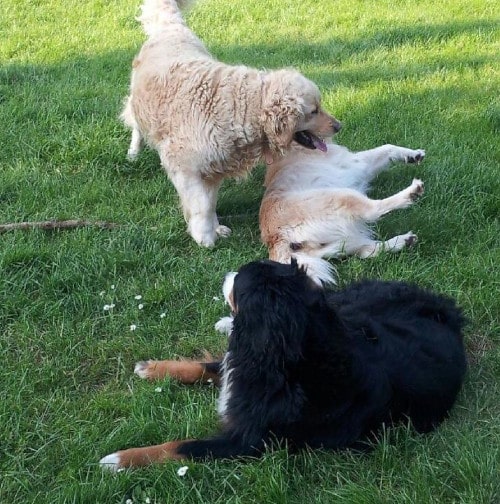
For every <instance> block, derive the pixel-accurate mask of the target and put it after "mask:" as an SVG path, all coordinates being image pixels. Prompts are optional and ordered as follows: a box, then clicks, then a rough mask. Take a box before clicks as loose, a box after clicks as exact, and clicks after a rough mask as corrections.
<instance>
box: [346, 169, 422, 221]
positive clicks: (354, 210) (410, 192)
mask: <svg viewBox="0 0 500 504" xmlns="http://www.w3.org/2000/svg"><path fill="white" fill-rule="evenodd" d="M423 193H424V183H423V182H422V181H421V180H418V179H413V182H412V184H411V185H410V186H408V187H407V188H406V189H403V190H402V191H399V192H398V193H396V194H393V195H392V196H389V197H388V198H384V199H381V200H373V199H370V198H368V197H366V196H363V197H361V196H358V197H357V198H356V197H353V196H347V197H345V198H346V200H345V201H344V202H343V204H344V206H346V207H347V208H349V209H350V211H351V214H352V215H355V216H356V217H358V218H361V219H363V220H365V221H367V222H375V221H377V220H378V219H380V218H381V217H382V216H383V215H385V214H387V213H389V212H392V211H393V210H399V209H402V208H407V207H409V206H410V205H412V204H413V203H414V202H415V201H416V200H417V199H418V198H419V196H421V195H422V194H423Z"/></svg>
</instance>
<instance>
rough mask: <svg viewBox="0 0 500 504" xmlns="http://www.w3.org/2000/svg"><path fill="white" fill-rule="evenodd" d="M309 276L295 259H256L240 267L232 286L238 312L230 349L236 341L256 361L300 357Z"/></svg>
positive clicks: (305, 322)
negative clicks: (287, 262)
mask: <svg viewBox="0 0 500 504" xmlns="http://www.w3.org/2000/svg"><path fill="white" fill-rule="evenodd" d="M308 280H309V279H308V278H307V276H306V275H305V274H303V273H301V272H300V270H299V268H298V265H297V264H296V263H295V264H292V265H284V264H278V263H275V264H273V263H271V262H270V261H269V262H261V263H253V264H250V265H249V267H248V268H246V269H242V270H240V273H239V274H238V276H237V277H236V279H235V285H234V289H233V294H234V295H235V298H236V303H237V305H238V313H237V315H236V316H235V319H234V324H233V332H232V338H231V342H230V348H229V350H231V345H236V346H237V349H238V351H244V352H245V353H246V354H247V355H248V357H249V358H251V359H253V360H254V361H260V360H261V359H265V360H267V361H269V360H274V361H275V362H276V363H278V362H281V363H283V362H284V361H286V362H294V361H297V360H298V359H299V358H300V356H301V351H302V344H303V340H304V336H305V333H306V329H307V323H308V307H307V303H305V302H304V293H305V291H306V290H307V289H308V285H309V282H308ZM250 354H251V355H250Z"/></svg>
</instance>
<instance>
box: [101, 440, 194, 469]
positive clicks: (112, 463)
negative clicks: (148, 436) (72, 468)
mask: <svg viewBox="0 0 500 504" xmlns="http://www.w3.org/2000/svg"><path fill="white" fill-rule="evenodd" d="M183 443H184V441H169V442H168V443H163V444H159V445H154V446H144V447H141V448H129V449H128V450H120V451H117V452H115V453H110V454H109V455H106V456H105V457H103V458H102V459H101V460H100V461H99V463H100V464H101V466H103V467H104V468H106V469H109V470H110V471H118V470H120V469H126V468H129V467H130V468H131V467H143V466H146V465H150V464H157V463H161V462H165V461H166V460H180V459H183V458H185V456H184V455H180V454H179V453H177V449H178V448H179V447H180V446H182V444H183Z"/></svg>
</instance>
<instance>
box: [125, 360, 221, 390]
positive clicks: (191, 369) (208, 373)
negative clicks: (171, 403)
mask: <svg viewBox="0 0 500 504" xmlns="http://www.w3.org/2000/svg"><path fill="white" fill-rule="evenodd" d="M134 373H135V374H136V375H138V376H140V377H141V378H145V379H148V380H161V379H163V378H166V377H167V376H169V377H170V378H174V379H175V380H178V381H180V382H181V383H185V384H192V383H196V382H201V383H215V384H216V385H218V384H219V380H220V377H219V374H218V372H217V364H216V363H204V362H196V361H189V360H180V361H173V360H161V361H155V360H148V361H141V362H138V363H137V364H136V365H135V368H134Z"/></svg>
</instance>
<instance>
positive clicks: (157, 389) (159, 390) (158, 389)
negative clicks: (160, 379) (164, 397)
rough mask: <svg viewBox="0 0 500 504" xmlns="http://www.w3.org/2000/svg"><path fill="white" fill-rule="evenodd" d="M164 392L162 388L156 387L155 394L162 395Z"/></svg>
mask: <svg viewBox="0 0 500 504" xmlns="http://www.w3.org/2000/svg"><path fill="white" fill-rule="evenodd" d="M162 390H163V389H162V388H161V387H156V388H155V392H158V393H160V392H161V391H162Z"/></svg>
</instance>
